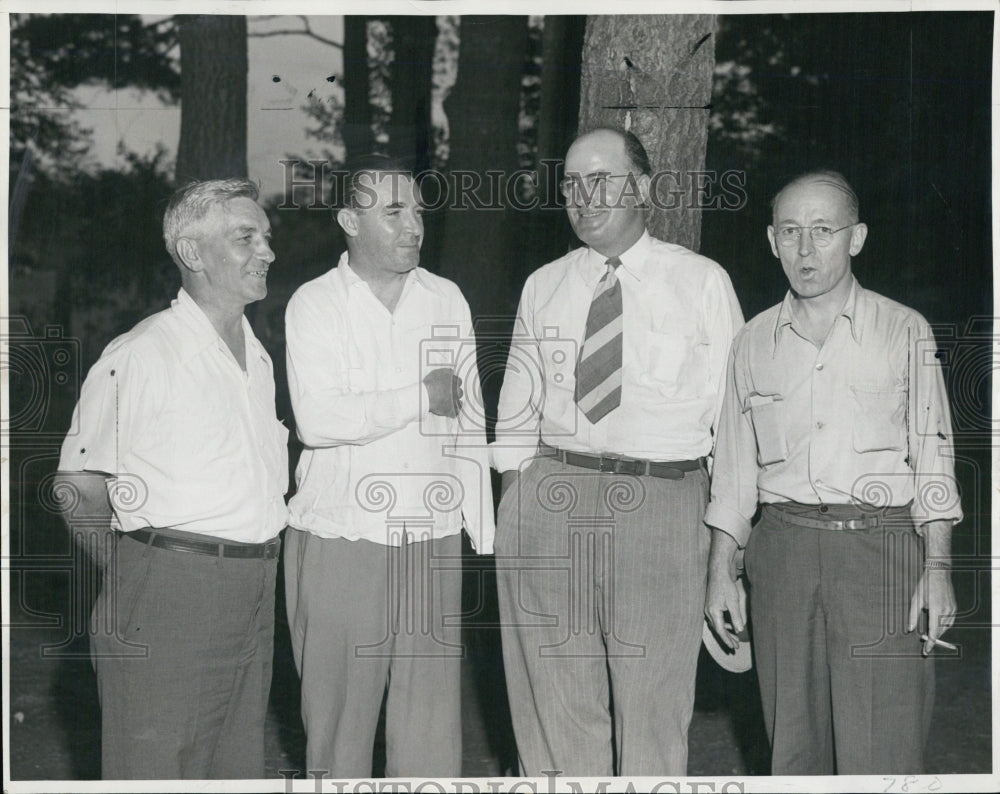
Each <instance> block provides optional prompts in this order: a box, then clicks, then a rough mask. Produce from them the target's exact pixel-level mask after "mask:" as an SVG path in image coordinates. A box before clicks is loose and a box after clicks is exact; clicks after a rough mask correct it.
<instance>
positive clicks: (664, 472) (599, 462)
mask: <svg viewBox="0 0 1000 794" xmlns="http://www.w3.org/2000/svg"><path fill="white" fill-rule="evenodd" d="M538 453H539V454H540V455H545V456H546V457H550V458H558V459H559V460H561V461H562V462H563V463H565V464H567V465H569V466H579V467H580V468H583V469H594V470H595V471H600V472H604V473H606V474H631V475H634V476H636V477H644V476H645V477H662V478H663V479H666V480H683V479H684V475H685V474H687V473H688V472H691V471H697V470H698V469H700V468H703V467H704V465H705V459H704V458H698V460H669V461H660V460H643V459H642V458H629V457H627V456H625V455H611V454H605V455H591V454H590V453H587V452H573V451H572V450H568V449H559V448H557V447H552V446H549V445H548V444H545V443H540V444H539V445H538Z"/></svg>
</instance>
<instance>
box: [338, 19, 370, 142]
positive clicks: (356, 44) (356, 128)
mask: <svg viewBox="0 0 1000 794" xmlns="http://www.w3.org/2000/svg"><path fill="white" fill-rule="evenodd" d="M368 20H369V17H366V16H345V17H344V127H343V134H344V149H345V150H346V152H347V159H348V160H350V159H351V158H352V157H357V156H358V155H362V154H367V153H368V152H370V151H371V149H372V144H373V143H374V141H373V140H372V109H371V103H370V102H369V99H368V87H369V81H370V71H371V70H370V69H369V67H368Z"/></svg>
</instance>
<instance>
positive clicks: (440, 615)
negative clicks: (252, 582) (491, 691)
mask: <svg viewBox="0 0 1000 794" xmlns="http://www.w3.org/2000/svg"><path fill="white" fill-rule="evenodd" d="M287 533H288V534H287V537H286V540H285V544H286V545H285V593H286V603H287V608H288V623H289V626H290V628H291V637H292V650H293V653H294V655H295V664H296V667H297V668H298V671H299V675H300V676H301V678H302V721H303V724H304V725H305V731H306V766H307V769H308V770H310V771H320V770H322V771H325V772H326V773H327V775H328V776H331V777H334V778H366V777H371V775H372V754H373V748H374V743H375V734H376V730H377V728H378V718H379V712H380V708H381V704H382V698H383V695H384V694H385V691H386V686H387V685H388V688H389V690H388V696H387V699H386V719H385V726H386V727H385V733H386V769H385V773H386V776H387V777H459V776H461V773H462V719H461V660H462V655H463V646H462V644H461V626H460V613H461V597H462V572H461V537H460V536H459V535H453V536H451V537H447V538H441V539H438V540H433V541H432V540H425V541H418V542H404V544H403V545H402V546H387V545H383V544H380V543H372V542H370V541H366V540H356V541H351V540H344V539H341V538H334V539H330V538H320V537H317V536H316V535H313V534H311V533H308V532H303V531H300V530H297V529H292V528H289V529H288V530H287Z"/></svg>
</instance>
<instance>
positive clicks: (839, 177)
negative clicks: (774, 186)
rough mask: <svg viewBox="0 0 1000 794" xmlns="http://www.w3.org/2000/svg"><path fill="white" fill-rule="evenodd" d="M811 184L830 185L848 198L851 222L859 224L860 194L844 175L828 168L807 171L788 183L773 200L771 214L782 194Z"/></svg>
mask: <svg viewBox="0 0 1000 794" xmlns="http://www.w3.org/2000/svg"><path fill="white" fill-rule="evenodd" d="M809 182H816V183H818V184H821V185H829V186H830V187H834V188H836V189H837V190H839V191H840V192H841V193H843V194H844V196H845V197H846V198H847V211H848V213H849V214H850V216H851V220H852V221H853V222H854V223H857V222H858V218H859V217H860V216H859V215H858V211H859V209H860V206H859V204H858V194H857V193H855V192H854V188H852V187H851V185H850V183H849V182H848V181H847V180H846V179H845V178H844V175H843V174H841V173H840V172H839V171H832V170H830V169H828V168H818V169H816V170H814V171H806V172H805V173H804V174H799V175H798V176H797V177H795V178H794V179H792V180H791V181H790V182H788V183H787V184H786V185H785V186H784V187H783V188H781V190H779V191H778V192H777V193H776V194H775V196H774V198H773V199H771V212H772V214H773V213H774V210H775V207H777V206H778V200H779V199H780V198H781V196H782V194H783V193H784V192H785V191H786V190H788V189H789V188H791V187H795V186H796V185H804V184H806V183H809Z"/></svg>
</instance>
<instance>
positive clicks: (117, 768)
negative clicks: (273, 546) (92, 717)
mask: <svg viewBox="0 0 1000 794" xmlns="http://www.w3.org/2000/svg"><path fill="white" fill-rule="evenodd" d="M165 534H170V533H165ZM173 534H175V535H176V534H186V535H188V536H189V537H190V536H191V535H190V534H189V533H176V532H175V533H173ZM199 537H200V536H199ZM277 562H278V561H277V559H276V558H275V559H270V560H266V559H234V558H229V557H213V556H208V555H201V554H190V553H184V552H177V551H170V550H167V549H159V548H155V547H153V546H149V545H146V544H144V543H141V542H139V541H137V540H134V539H131V538H127V537H123V538H121V539H119V541H118V545H117V549H116V551H115V557H114V559H113V561H112V564H111V566H110V567H109V568H108V570H107V571H106V572H105V581H104V587H103V589H102V591H101V594H100V596H98V598H97V601H96V602H95V604H94V611H93V614H92V618H91V620H92V625H91V632H92V633H91V644H90V650H91V657H92V659H93V662H94V669H95V670H96V671H97V686H98V694H99V696H100V701H101V741H102V747H101V757H102V765H101V773H102V776H103V777H104V779H106V780H117V779H138V778H158V779H163V778H177V779H204V778H213V779H219V778H222V779H225V778H262V777H264V720H265V717H266V714H267V699H268V693H269V690H270V686H271V666H272V656H273V649H274V581H275V574H276V573H277Z"/></svg>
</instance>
